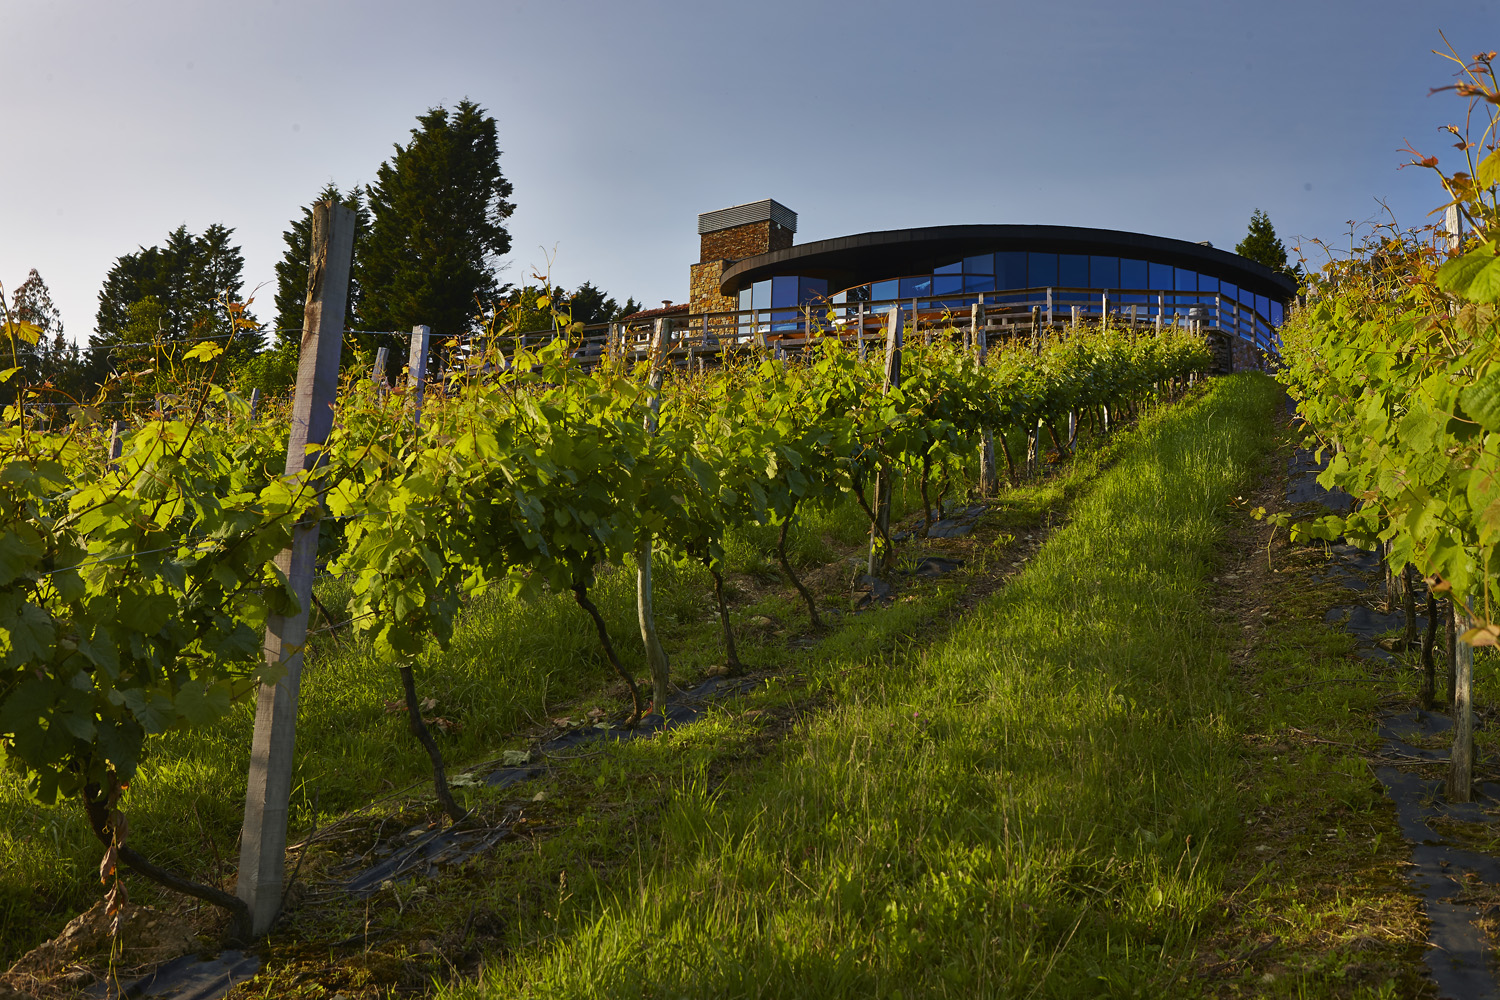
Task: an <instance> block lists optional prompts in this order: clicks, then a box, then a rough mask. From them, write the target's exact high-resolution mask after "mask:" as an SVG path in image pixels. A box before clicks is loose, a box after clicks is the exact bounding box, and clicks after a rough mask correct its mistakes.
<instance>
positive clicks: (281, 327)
mask: <svg viewBox="0 0 1500 1000" xmlns="http://www.w3.org/2000/svg"><path fill="white" fill-rule="evenodd" d="M324 201H332V202H337V203H339V204H341V205H344V206H345V207H347V208H348V209H350V210H351V211H352V212H354V219H355V226H354V262H353V265H352V266H351V268H350V271H349V298H348V304H347V306H346V307H345V315H346V316H348V317H349V318H348V321H347V325H348V326H350V327H356V328H357V327H358V326H359V325H360V319H359V316H360V299H361V287H362V286H361V283H360V257H361V251H362V250H363V249H364V242H365V237H366V235H367V234H368V233H369V231H370V210H369V209H368V208H367V207H366V206H365V195H364V191H363V190H362V189H360V188H359V187H358V186H356V187H354V188H352V189H351V190H350V191H349V193H348V194H340V193H339V189H338V187H337V186H336V185H335V184H332V183H329V184H328V185H327V186H326V187H324V188H323V190H322V192H321V193H320V194H319V195H318V197H317V198H315V199H313V204H314V205H315V204H317V203H319V202H324ZM312 210H313V206H312V205H308V206H307V207H305V208H303V209H302V215H301V217H299V218H297V219H295V220H293V221H292V223H291V228H289V229H288V230H287V231H286V232H284V233H282V234H281V239H282V241H283V242H285V243H286V252H285V253H283V254H282V255H281V260H279V261H278V262H277V263H276V337H275V344H276V345H278V346H280V345H283V344H298V345H300V344H301V343H302V311H303V309H304V308H305V307H306V304H307V262H308V258H309V256H310V252H309V251H310V245H311V241H312Z"/></svg>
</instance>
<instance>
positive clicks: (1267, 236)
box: [1234, 208, 1299, 278]
mask: <svg viewBox="0 0 1500 1000" xmlns="http://www.w3.org/2000/svg"><path fill="white" fill-rule="evenodd" d="M1234 252H1235V253H1237V254H1239V255H1240V256H1241V257H1244V258H1246V259H1247V260H1253V261H1255V262H1256V263H1257V264H1264V265H1265V266H1266V267H1269V268H1270V269H1271V270H1273V271H1275V272H1276V273H1277V274H1285V275H1287V276H1288V277H1291V278H1296V277H1298V276H1299V271H1298V270H1297V269H1294V268H1291V267H1288V266H1287V262H1286V246H1285V245H1284V244H1283V243H1282V242H1281V240H1279V239H1278V238H1277V237H1276V228H1275V227H1274V226H1272V225H1271V218H1270V216H1268V215H1266V213H1265V212H1262V211H1261V210H1260V209H1258V208H1257V209H1256V210H1255V212H1254V213H1253V214H1252V215H1251V216H1250V229H1249V232H1247V233H1246V234H1245V238H1244V239H1242V240H1240V242H1239V243H1238V244H1237V245H1236V246H1235V248H1234Z"/></svg>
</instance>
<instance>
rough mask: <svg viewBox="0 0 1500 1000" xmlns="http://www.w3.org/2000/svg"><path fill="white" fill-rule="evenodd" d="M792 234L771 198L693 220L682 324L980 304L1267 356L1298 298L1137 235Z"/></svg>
mask: <svg viewBox="0 0 1500 1000" xmlns="http://www.w3.org/2000/svg"><path fill="white" fill-rule="evenodd" d="M796 229H797V215H796V213H795V212H793V211H791V210H790V209H788V208H787V207H786V206H784V205H781V204H779V203H778V202H776V201H773V200H771V199H766V200H763V201H758V202H751V203H748V204H744V205H735V206H732V207H730V208H727V209H721V210H719V211H716V212H707V213H704V214H703V215H700V216H699V217H698V233H699V237H700V250H701V252H700V260H699V262H698V263H697V264H695V265H693V267H692V273H691V300H690V303H689V307H690V310H689V311H690V313H692V314H707V313H727V312H737V313H739V314H741V316H744V315H746V314H748V315H749V316H750V317H752V319H751V320H750V325H751V326H752V327H753V328H755V329H770V330H772V331H774V330H777V329H778V328H781V329H788V328H789V327H788V324H796V323H798V322H799V320H798V314H799V313H804V311H805V310H807V309H809V308H813V307H816V308H819V309H823V308H824V307H831V308H832V309H833V310H834V311H835V313H839V312H845V313H848V312H852V311H854V310H858V311H859V313H860V314H861V315H862V316H863V315H865V314H866V312H867V311H869V312H879V311H881V310H882V309H889V308H891V306H892V304H899V305H901V306H902V307H903V308H907V309H910V311H911V314H912V315H914V316H922V315H927V314H931V313H933V312H940V311H947V312H952V311H957V310H963V311H967V310H968V309H969V308H970V307H971V305H972V304H973V303H976V302H978V303H981V304H982V305H983V306H984V307H985V308H986V309H987V310H993V309H998V310H1000V311H1002V312H1004V311H1006V310H1011V311H1015V312H1018V313H1022V314H1027V313H1030V314H1033V315H1035V316H1038V317H1039V318H1040V320H1041V322H1045V323H1047V324H1049V325H1056V324H1058V323H1061V322H1072V323H1076V322H1079V321H1080V319H1082V320H1088V319H1098V318H1100V317H1102V316H1112V317H1121V318H1128V319H1130V320H1131V321H1133V322H1136V323H1141V322H1148V323H1155V324H1162V323H1169V324H1170V323H1179V322H1185V321H1188V320H1189V319H1191V320H1192V321H1196V322H1198V323H1200V324H1201V325H1202V327H1203V328H1204V329H1208V330H1213V331H1217V332H1219V333H1220V335H1221V336H1227V337H1229V338H1232V339H1237V340H1239V341H1242V342H1243V343H1242V344H1239V345H1234V346H1235V348H1249V349H1251V351H1250V353H1253V352H1254V351H1263V350H1265V349H1267V348H1272V347H1274V343H1275V329H1276V327H1278V326H1279V325H1280V324H1281V321H1282V317H1283V314H1284V310H1285V308H1286V306H1287V304H1288V303H1290V302H1291V301H1292V299H1293V297H1294V296H1295V295H1296V292H1297V285H1296V282H1295V281H1293V280H1292V279H1291V278H1289V277H1287V276H1286V275H1283V274H1278V273H1276V272H1273V271H1271V270H1270V269H1269V268H1267V267H1265V266H1263V265H1261V264H1257V263H1255V262H1254V261H1251V260H1247V259H1246V258H1244V257H1241V256H1239V255H1238V254H1234V253H1230V252H1228V251H1225V250H1220V249H1217V248H1215V247H1214V246H1212V245H1211V244H1208V243H1189V242H1186V241H1183V240H1174V239H1168V238H1165V237H1161V236H1150V235H1146V234H1143V233H1129V232H1119V231H1115V230H1108V229H1088V228H1081V227H1076V226H1030V225H968V226H931V227H925V228H919V229H897V230H886V231H881V232H870V233H859V234H857V235H853V236H843V237H838V238H836V239H828V240H819V241H817V242H815V243H806V244H802V245H797V244H795V242H794V238H795V234H796ZM763 314H764V315H763ZM804 314H805V313H804Z"/></svg>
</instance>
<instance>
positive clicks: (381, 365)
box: [370, 347, 391, 389]
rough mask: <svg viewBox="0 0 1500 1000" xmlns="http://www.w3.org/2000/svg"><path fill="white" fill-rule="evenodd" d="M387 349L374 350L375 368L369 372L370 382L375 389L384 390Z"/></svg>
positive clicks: (388, 349) (389, 350)
mask: <svg viewBox="0 0 1500 1000" xmlns="http://www.w3.org/2000/svg"><path fill="white" fill-rule="evenodd" d="M390 353H391V349H390V348H389V347H380V348H376V350H375V368H374V370H373V371H371V372H370V381H371V382H372V383H374V385H375V388H376V389H383V388H385V362H386V359H387V358H388V357H390Z"/></svg>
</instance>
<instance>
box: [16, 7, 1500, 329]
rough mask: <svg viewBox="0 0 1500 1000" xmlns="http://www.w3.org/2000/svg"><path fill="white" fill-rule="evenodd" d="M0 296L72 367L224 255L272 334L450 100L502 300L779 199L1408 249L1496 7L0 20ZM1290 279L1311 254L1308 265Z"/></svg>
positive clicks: (900, 212) (679, 254) (662, 273)
mask: <svg viewBox="0 0 1500 1000" xmlns="http://www.w3.org/2000/svg"><path fill="white" fill-rule="evenodd" d="M0 14H3V23H4V25H5V36H6V44H5V45H4V47H3V51H4V55H3V69H0V109H3V112H4V120H5V122H6V126H5V133H6V139H5V140H3V141H0V146H3V148H4V150H5V153H4V155H3V156H0V190H3V192H4V194H5V201H4V208H3V209H0V219H3V222H0V286H3V287H4V288H5V289H6V290H7V291H8V290H10V289H12V288H14V287H15V286H16V285H18V284H19V283H20V282H21V281H23V280H24V279H25V277H26V275H27V273H28V272H29V271H30V270H31V269H32V268H35V269H37V271H38V272H39V273H40V274H41V276H42V278H43V279H44V280H45V281H46V283H47V285H48V286H49V288H50V289H51V291H52V294H53V299H54V301H55V302H56V304H57V305H58V306H59V308H60V310H61V312H62V318H63V321H64V323H65V325H66V332H67V335H68V337H69V338H70V339H72V340H75V341H78V342H80V343H86V342H87V340H88V337H89V335H90V333H91V332H92V331H93V328H94V317H95V313H96V310H97V308H98V294H99V289H100V288H101V286H102V284H103V281H104V276H105V274H106V272H107V271H108V270H109V268H110V266H111V265H112V264H113V263H114V261H115V260H116V258H118V257H119V256H120V255H122V254H126V253H131V252H133V251H135V250H136V249H138V248H139V247H142V246H151V245H154V244H160V243H162V242H163V241H164V240H165V238H166V236H167V234H168V233H169V232H170V231H172V230H173V229H175V228H176V227H177V226H179V225H186V226H187V227H188V229H189V230H191V231H193V232H195V233H196V232H201V231H202V230H203V229H205V228H206V227H208V226H209V225H211V224H213V223H221V224H223V225H226V226H229V227H231V228H232V229H234V231H235V237H236V240H237V241H238V243H239V245H240V247H241V248H242V250H243V252H244V257H245V272H244V273H245V286H246V289H245V290H246V292H247V293H249V292H251V291H254V290H255V289H256V288H257V287H259V291H258V292H256V303H255V305H254V306H252V309H253V311H254V312H255V313H256V314H257V315H258V316H259V317H260V318H261V319H262V320H266V321H270V320H272V319H273V318H274V307H273V305H272V298H273V297H274V294H275V272H274V267H275V264H276V261H277V260H278V259H279V257H280V256H281V253H282V251H283V249H284V244H283V242H282V233H283V232H284V231H285V230H286V229H287V228H288V226H289V224H290V222H291V220H292V219H293V218H294V217H296V216H297V215H298V214H299V213H300V211H301V208H302V206H304V205H306V204H307V203H309V202H310V201H311V200H312V199H313V198H314V197H315V196H316V194H317V193H318V191H319V190H320V189H321V188H322V187H323V186H324V185H325V184H326V183H328V182H329V181H332V182H334V183H336V184H338V185H339V186H340V187H341V188H347V187H350V186H352V185H355V184H364V183H368V182H370V181H372V180H373V179H374V177H375V172H376V169H377V168H378V167H379V165H380V164H381V162H382V161H384V160H386V159H388V158H390V156H391V154H392V151H393V148H394V145H395V144H397V143H406V142H408V141H410V136H411V130H412V128H413V127H414V126H415V124H416V117H417V116H418V115H420V114H422V113H424V112H426V111H427V110H428V109H430V108H433V107H437V106H447V107H452V106H453V105H455V104H456V103H457V102H458V101H460V100H462V99H463V98H466V97H467V98H470V99H472V100H474V101H476V102H477V103H479V104H480V105H482V106H483V107H484V108H486V109H487V110H488V111H489V112H490V113H491V114H492V115H493V116H494V117H495V119H496V120H497V123H498V131H499V138H500V148H501V149H502V151H503V154H502V156H501V161H500V162H501V169H502V171H503V172H504V174H505V176H506V177H507V178H508V179H509V180H510V181H511V182H512V183H513V184H514V186H515V190H514V195H513V197H512V201H514V202H515V204H516V206H517V207H516V211H515V214H514V215H513V216H512V217H511V220H510V225H509V228H510V232H511V236H512V250H511V253H510V254H509V255H508V256H507V257H505V258H504V259H503V260H502V266H503V268H504V270H503V271H502V279H503V280H506V281H510V282H513V283H517V284H519V283H521V282H523V281H525V280H527V279H528V278H529V276H530V275H531V274H532V273H533V272H542V273H545V272H547V271H548V270H549V269H550V274H551V277H552V280H553V281H554V283H560V284H563V285H564V286H566V287H570V288H571V287H573V286H576V285H577V284H579V283H580V282H583V281H591V282H593V283H594V284H595V285H596V286H599V287H602V288H604V289H605V290H606V291H608V292H609V293H610V294H612V295H614V296H616V297H617V298H618V299H620V300H621V301H623V300H624V298H625V297H626V296H627V295H629V296H634V297H635V298H636V299H637V300H639V301H642V302H645V303H646V304H647V305H650V306H655V305H657V304H659V303H660V302H661V301H662V300H666V299H671V300H675V301H679V302H680V301H683V300H685V299H687V297H688V266H689V265H690V264H692V263H694V262H696V261H697V259H698V237H697V225H696V217H697V215H698V213H700V212H706V211H711V210H714V209H718V208H724V207H726V206H729V205H735V204H740V203H743V202H748V201H756V200H759V199H762V198H775V199H776V200H777V201H779V202H781V203H782V204H784V205H786V206H788V207H789V208H791V209H793V210H794V211H796V212H797V213H798V216H799V225H798V232H797V242H798V243H809V242H813V241H815V240H819V239H827V238H831V237H837V236H846V235H850V234H854V233H861V232H869V231H873V230H882V229H899V228H906V227H912V226H933V225H949V224H978V223H1031V224H1052V225H1076V226H1093V227H1099V228H1104V229H1120V230H1129V231H1135V232H1142V233H1151V234H1155V235H1159V236H1168V237H1174V238H1178V239H1185V240H1191V241H1199V240H1209V241H1211V242H1212V243H1213V244H1214V245H1215V246H1219V247H1225V248H1232V247H1233V246H1234V244H1235V243H1237V242H1238V241H1239V240H1240V239H1241V238H1242V237H1243V236H1244V234H1245V229H1246V225H1247V223H1248V221H1249V218H1250V215H1251V212H1252V211H1253V210H1254V209H1257V208H1259V209H1262V210H1264V211H1265V212H1267V213H1268V214H1269V216H1270V218H1271V220H1272V222H1273V224H1274V225H1275V227H1276V230H1277V232H1278V234H1279V235H1281V236H1282V237H1283V239H1284V240H1285V242H1286V243H1287V245H1288V247H1291V246H1293V245H1294V244H1296V243H1297V242H1298V240H1299V239H1303V238H1309V237H1318V238H1322V239H1324V240H1327V241H1331V242H1334V243H1340V242H1342V243H1344V244H1347V242H1348V237H1347V232H1348V229H1349V226H1348V221H1349V220H1356V221H1363V220H1367V219H1371V218H1375V217H1388V216H1387V215H1386V213H1387V212H1389V213H1390V214H1392V215H1394V216H1395V218H1396V219H1397V221H1398V222H1399V223H1400V224H1401V225H1403V226H1410V225H1421V224H1423V223H1424V222H1426V221H1428V219H1427V213H1428V212H1429V211H1430V210H1431V209H1432V208H1433V207H1435V206H1437V205H1438V204H1440V203H1441V202H1442V200H1443V199H1442V197H1441V189H1440V188H1439V186H1438V184H1437V181H1436V178H1435V177H1434V176H1433V175H1432V174H1431V173H1429V172H1427V171H1422V170H1418V169H1414V168H1413V169H1406V170H1398V169H1397V168H1398V166H1399V165H1400V164H1401V163H1402V162H1404V159H1405V157H1404V156H1403V154H1402V153H1401V152H1400V151H1399V150H1400V148H1401V147H1402V146H1403V145H1404V144H1405V143H1406V142H1407V141H1411V142H1412V143H1414V144H1415V145H1416V146H1417V148H1418V149H1421V150H1422V151H1423V152H1426V153H1430V154H1433V155H1442V156H1443V158H1444V163H1445V165H1446V166H1449V167H1450V168H1451V166H1452V165H1451V164H1450V162H1449V160H1450V157H1452V156H1455V155H1456V152H1455V151H1454V150H1453V149H1452V148H1451V142H1452V139H1451V137H1446V136H1445V134H1443V133H1440V132H1439V127H1440V126H1442V125H1443V124H1445V123H1448V122H1452V121H1459V120H1461V119H1462V117H1463V114H1464V110H1465V105H1466V102H1465V101H1464V100H1462V99H1460V98H1457V97H1455V96H1453V95H1452V94H1451V93H1445V94H1438V95H1434V96H1429V90H1430V89H1431V88H1433V87H1439V86H1443V85H1445V84H1448V83H1451V82H1452V79H1453V77H1452V74H1453V71H1454V69H1455V68H1456V67H1453V66H1451V65H1450V64H1449V63H1447V62H1446V61H1444V60H1442V59H1440V58H1439V57H1438V56H1436V55H1433V54H1432V50H1433V49H1434V48H1439V47H1441V46H1442V45H1443V40H1442V37H1441V36H1440V34H1439V33H1440V32H1444V33H1446V35H1447V37H1448V39H1449V40H1450V41H1451V42H1452V43H1453V45H1454V47H1455V48H1456V49H1457V50H1458V52H1459V53H1460V54H1461V55H1464V56H1468V55H1471V54H1472V53H1474V52H1476V51H1479V50H1480V49H1484V48H1500V0H1442V2H1440V3H1437V2H1420V0H1295V2H1288V0H1258V2H1256V3H1253V4H1250V3H1231V2H1227V0H1199V2H1171V0H1158V2H1148V3H1123V2H1120V0H1047V2H1040V0H992V2H989V3H973V2H963V3H961V2H941V0H924V2H921V3H891V2H886V0H866V2H861V3H847V2H846V3H818V2H813V0H802V2H794V0H793V2H786V0H754V2H750V3H742V4H734V3H704V2H701V0H699V2H695V3H688V2H666V0H632V2H626V3H622V2H618V0H616V2H603V0H545V2H538V0H514V2H500V0H495V2H481V0H427V2H424V3H422V4H415V3H410V2H401V3H396V2H389V0H371V2H364V3H336V2H323V0H295V2H294V0H237V2H235V3H232V4H230V3H214V2H203V0H196V2H172V0H131V2H130V3H119V2H118V0H113V2H105V0H0ZM1304 245H1305V246H1308V247H1309V249H1310V244H1306V243H1304Z"/></svg>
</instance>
